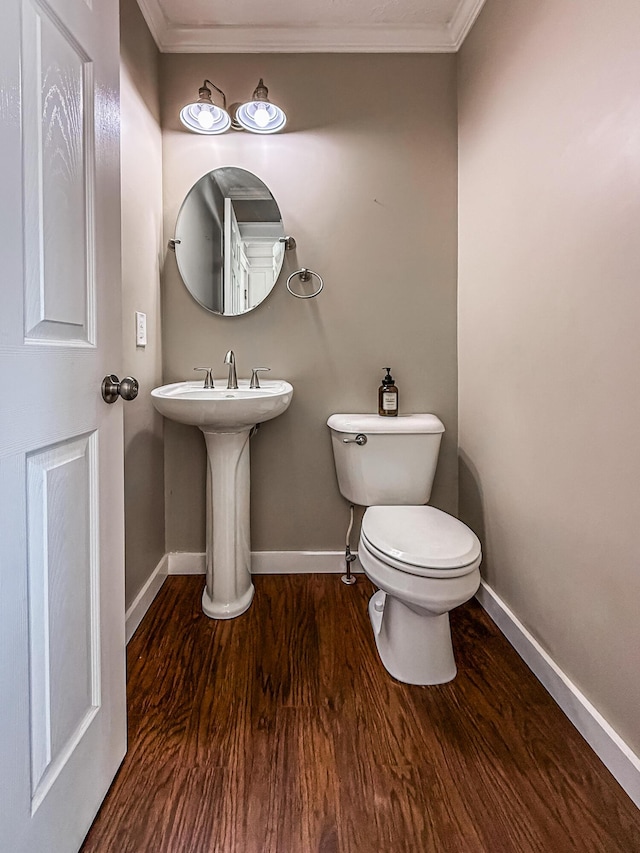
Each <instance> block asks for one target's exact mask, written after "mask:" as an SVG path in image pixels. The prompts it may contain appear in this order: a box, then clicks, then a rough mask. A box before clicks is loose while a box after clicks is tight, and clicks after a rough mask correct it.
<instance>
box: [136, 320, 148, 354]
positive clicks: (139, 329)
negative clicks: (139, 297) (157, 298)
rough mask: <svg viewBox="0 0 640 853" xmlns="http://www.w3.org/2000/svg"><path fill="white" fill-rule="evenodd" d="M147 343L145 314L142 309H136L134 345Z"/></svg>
mask: <svg viewBox="0 0 640 853" xmlns="http://www.w3.org/2000/svg"><path fill="white" fill-rule="evenodd" d="M146 345H147V315H146V314H143V313H142V311H136V346H137V347H146Z"/></svg>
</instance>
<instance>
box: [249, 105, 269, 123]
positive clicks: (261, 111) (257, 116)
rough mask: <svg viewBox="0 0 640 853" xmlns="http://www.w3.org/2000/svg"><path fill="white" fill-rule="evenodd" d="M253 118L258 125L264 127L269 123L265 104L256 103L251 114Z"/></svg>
mask: <svg viewBox="0 0 640 853" xmlns="http://www.w3.org/2000/svg"><path fill="white" fill-rule="evenodd" d="M253 120H254V121H255V123H256V124H257V125H258V127H266V126H267V125H268V124H269V110H268V109H267V105H266V104H258V105H257V107H256V111H255V113H254V114H253Z"/></svg>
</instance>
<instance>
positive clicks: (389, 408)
mask: <svg viewBox="0 0 640 853" xmlns="http://www.w3.org/2000/svg"><path fill="white" fill-rule="evenodd" d="M382 408H383V409H384V411H385V412H393V411H395V410H396V409H397V408H398V395H397V394H396V392H395V391H383V392H382Z"/></svg>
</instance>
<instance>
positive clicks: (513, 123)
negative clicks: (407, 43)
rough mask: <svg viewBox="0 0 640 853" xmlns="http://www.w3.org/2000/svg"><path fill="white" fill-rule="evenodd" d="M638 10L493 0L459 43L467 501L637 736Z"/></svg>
mask: <svg viewBox="0 0 640 853" xmlns="http://www.w3.org/2000/svg"><path fill="white" fill-rule="evenodd" d="M639 43H640V5H639V4H638V3H637V0H611V2H608V3H599V2H594V0H588V2H584V3H581V4H579V8H578V7H577V4H576V3H574V2H572V1H571V0H555V2H553V3H532V2H531V0H488V3H487V5H486V6H485V9H484V10H483V12H482V13H481V15H480V18H479V20H478V21H477V23H476V25H475V27H474V29H473V30H472V32H471V35H470V36H469V37H468V39H467V41H466V42H465V45H464V47H463V49H462V52H461V56H460V67H459V71H460V76H459V122H460V135H459V150H460V168H459V181H460V206H459V217H460V232H459V244H460V274H459V291H460V295H459V340H460V346H459V360H460V373H459V382H460V454H461V469H460V504H461V511H462V514H463V517H464V518H465V519H467V520H469V521H470V523H471V524H472V525H473V526H475V527H476V529H477V530H478V532H479V533H480V534H481V536H482V538H483V541H484V546H485V551H486V559H485V563H484V570H483V571H484V573H485V575H486V578H487V580H488V582H489V584H490V585H491V586H492V587H493V588H494V589H495V590H496V592H497V593H498V595H500V596H501V597H502V598H503V599H504V600H505V601H506V602H507V604H508V605H509V606H510V607H511V608H512V609H513V611H514V612H515V613H516V615H517V616H518V618H519V619H520V620H521V621H522V622H523V623H524V625H525V626H526V627H527V628H528V629H529V630H530V631H531V632H532V633H533V634H534V636H535V637H536V638H537V639H538V640H539V641H540V643H541V644H542V645H543V646H544V648H545V649H547V651H548V652H549V653H550V654H551V656H552V657H553V658H554V660H555V661H556V662H557V663H558V664H559V665H560V667H561V668H562V669H563V670H564V671H565V672H566V673H567V674H568V675H569V676H570V678H571V679H572V680H573V681H574V682H575V683H576V684H577V686H578V687H579V688H580V689H581V690H582V691H583V692H584V693H585V694H586V696H587V697H588V698H589V699H590V700H591V701H592V702H593V704H594V705H595V706H596V707H597V708H598V710H599V711H600V712H601V713H602V714H603V715H604V716H605V718H606V719H607V720H608V721H609V723H611V725H613V727H614V728H615V729H616V730H617V731H618V732H619V734H620V735H621V736H622V737H623V738H624V739H625V740H626V741H627V743H628V744H629V745H630V746H631V747H632V749H634V750H635V751H636V753H637V752H638V751H639V750H640V716H639V715H638V708H639V707H640V679H639V678H638V653H639V650H640V619H638V602H639V601H640V571H638V520H639V519H640V488H639V487H638V482H639V481H640V442H639V441H638V424H639V423H640V395H639V394H638V390H639V385H638V366H639V365H640V335H639V334H638V317H639V316H640V287H639V286H638V285H639V282H640V240H638V223H639V222H640V98H639V96H638V80H639V79H640V52H639V51H638V44H639Z"/></svg>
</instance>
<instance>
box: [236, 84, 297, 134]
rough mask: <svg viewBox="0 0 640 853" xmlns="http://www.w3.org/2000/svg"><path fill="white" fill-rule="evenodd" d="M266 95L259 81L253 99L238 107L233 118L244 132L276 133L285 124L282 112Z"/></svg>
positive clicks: (267, 91)
mask: <svg viewBox="0 0 640 853" xmlns="http://www.w3.org/2000/svg"><path fill="white" fill-rule="evenodd" d="M268 94H269V90H268V89H267V87H266V86H265V85H264V83H263V82H262V80H260V82H259V83H258V86H257V88H256V90H255V92H254V93H253V99H252V100H251V101H247V103H246V104H241V105H240V106H239V107H238V109H237V111H236V114H235V118H236V120H237V122H238V124H240V125H241V126H242V127H243V128H244V129H245V130H249V131H251V133H277V132H278V131H279V130H282V128H283V127H284V126H285V124H286V123H287V117H286V115H285V114H284V111H283V110H281V109H280V107H277V106H276V105H275V104H272V103H271V101H270V100H269V97H268Z"/></svg>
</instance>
